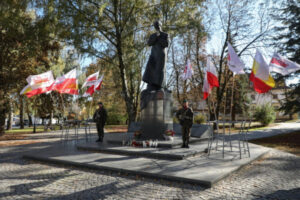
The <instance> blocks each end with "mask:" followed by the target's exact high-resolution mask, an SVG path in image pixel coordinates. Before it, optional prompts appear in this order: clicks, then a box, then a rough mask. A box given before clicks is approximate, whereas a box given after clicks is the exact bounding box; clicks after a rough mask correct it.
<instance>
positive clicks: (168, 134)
mask: <svg viewBox="0 0 300 200" xmlns="http://www.w3.org/2000/svg"><path fill="white" fill-rule="evenodd" d="M174 135H175V132H174V131H173V130H166V131H165V134H164V138H165V140H171V141H173V136H174Z"/></svg>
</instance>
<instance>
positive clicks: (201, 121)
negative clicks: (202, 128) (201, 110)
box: [194, 114, 206, 124]
mask: <svg viewBox="0 0 300 200" xmlns="http://www.w3.org/2000/svg"><path fill="white" fill-rule="evenodd" d="M205 122H206V116H205V115H202V114H198V115H196V116H195V117H194V123H195V124H204V123H205Z"/></svg>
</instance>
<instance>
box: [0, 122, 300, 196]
mask: <svg viewBox="0 0 300 200" xmlns="http://www.w3.org/2000/svg"><path fill="white" fill-rule="evenodd" d="M290 125H291V128H292V129H294V128H295V125H299V123H298V124H296V123H294V124H290ZM273 129H274V128H273ZM287 129H288V127H287ZM44 136H45V137H47V139H43V138H42V136H38V135H36V136H35V137H39V139H41V140H42V141H44V142H43V143H37V144H30V145H23V146H12V147H2V148H0V154H1V157H0V199H295V200H296V199H299V197H300V158H299V157H297V156H295V155H292V154H289V153H285V152H282V151H278V150H274V149H272V150H270V151H269V153H267V154H266V155H265V156H264V157H263V158H261V159H260V160H257V161H254V162H253V163H251V164H249V165H247V166H246V167H244V168H242V169H241V170H239V171H238V172H236V173H233V174H231V175H230V176H229V177H227V178H225V179H223V180H222V181H220V182H218V183H217V184H216V185H214V187H212V188H210V189H207V188H203V187H201V186H199V185H193V184H186V183H180V182H170V181H166V180H160V179H150V178H142V177H139V176H133V175H126V174H118V173H116V172H108V171H103V170H87V169H82V168H73V167H69V166H63V165H53V164H46V163H40V162H33V161H31V160H26V159H23V158H22V155H24V154H27V153H36V154H37V155H38V154H39V151H40V149H43V148H45V147H48V146H53V145H55V144H57V143H60V139H59V138H58V136H59V132H57V133H49V134H45V135H44Z"/></svg>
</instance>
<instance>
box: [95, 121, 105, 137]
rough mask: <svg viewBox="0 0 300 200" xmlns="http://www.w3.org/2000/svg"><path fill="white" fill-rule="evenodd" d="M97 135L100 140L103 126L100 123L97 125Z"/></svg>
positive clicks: (102, 135)
mask: <svg viewBox="0 0 300 200" xmlns="http://www.w3.org/2000/svg"><path fill="white" fill-rule="evenodd" d="M96 125H97V133H98V137H99V139H100V140H102V139H103V137H104V126H103V125H102V124H100V123H97V124H96Z"/></svg>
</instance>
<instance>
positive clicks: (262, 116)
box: [254, 104, 276, 126]
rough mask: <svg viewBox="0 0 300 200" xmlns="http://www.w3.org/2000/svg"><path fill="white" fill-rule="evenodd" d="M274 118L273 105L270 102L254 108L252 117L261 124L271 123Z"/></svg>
mask: <svg viewBox="0 0 300 200" xmlns="http://www.w3.org/2000/svg"><path fill="white" fill-rule="evenodd" d="M275 118H276V113H275V110H274V107H273V106H272V105H271V104H265V105H262V106H259V107H257V108H256V110H255V113H254V119H255V120H256V121H259V122H260V123H261V124H262V125H263V126H267V125H269V124H270V123H272V122H273V121H274V120H275Z"/></svg>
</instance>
